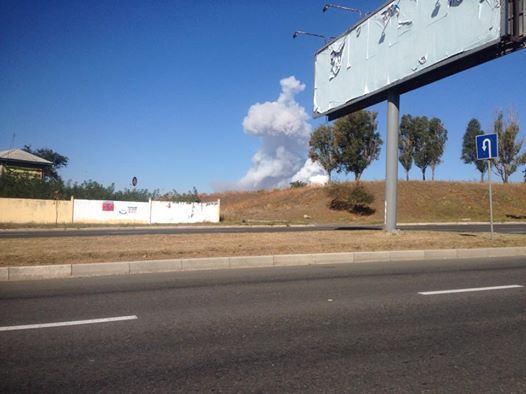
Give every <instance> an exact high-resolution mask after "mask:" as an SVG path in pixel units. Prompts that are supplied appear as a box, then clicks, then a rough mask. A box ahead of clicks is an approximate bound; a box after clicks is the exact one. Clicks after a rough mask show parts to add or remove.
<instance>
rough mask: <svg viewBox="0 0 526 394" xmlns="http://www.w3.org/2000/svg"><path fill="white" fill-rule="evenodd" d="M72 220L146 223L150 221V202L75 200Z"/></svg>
mask: <svg viewBox="0 0 526 394" xmlns="http://www.w3.org/2000/svg"><path fill="white" fill-rule="evenodd" d="M73 222H76V223H132V224H133V223H137V224H148V223H149V222H150V203H148V202H131V201H103V200H75V202H74V206H73Z"/></svg>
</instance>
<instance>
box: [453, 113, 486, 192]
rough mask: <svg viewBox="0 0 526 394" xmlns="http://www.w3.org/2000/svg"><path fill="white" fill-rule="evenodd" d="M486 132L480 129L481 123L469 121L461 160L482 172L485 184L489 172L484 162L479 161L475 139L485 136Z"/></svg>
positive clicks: (481, 179)
mask: <svg viewBox="0 0 526 394" xmlns="http://www.w3.org/2000/svg"><path fill="white" fill-rule="evenodd" d="M483 134H484V131H482V129H481V128H480V122H479V121H478V120H477V119H475V118H473V119H471V120H470V121H469V123H468V127H467V128H466V132H465V133H464V139H463V141H462V156H460V159H461V160H463V161H464V163H466V164H470V163H473V164H475V167H476V168H477V170H478V171H479V172H480V182H484V173H485V172H486V170H487V165H486V162H485V161H484V160H477V146H476V143H475V138H476V137H477V136H478V135H483Z"/></svg>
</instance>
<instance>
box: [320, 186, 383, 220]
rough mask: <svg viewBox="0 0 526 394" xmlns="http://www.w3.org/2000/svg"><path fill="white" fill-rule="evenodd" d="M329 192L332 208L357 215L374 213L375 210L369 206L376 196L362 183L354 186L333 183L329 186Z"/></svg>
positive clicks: (330, 206)
mask: <svg viewBox="0 0 526 394" xmlns="http://www.w3.org/2000/svg"><path fill="white" fill-rule="evenodd" d="M327 193H328V195H329V196H330V197H331V201H330V202H329V208H330V209H333V210H336V211H348V212H350V213H354V214H356V215H372V214H373V213H374V212H375V210H374V209H372V208H371V207H369V204H372V203H373V202H374V196H373V195H372V194H371V193H369V192H368V191H367V189H366V188H365V186H363V185H362V184H360V183H357V184H354V185H352V186H349V185H345V184H340V183H333V184H331V185H330V186H329V187H328V189H327Z"/></svg>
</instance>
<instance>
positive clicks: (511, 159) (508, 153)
mask: <svg viewBox="0 0 526 394" xmlns="http://www.w3.org/2000/svg"><path fill="white" fill-rule="evenodd" d="M493 131H494V132H495V134H497V138H498V141H499V157H498V158H497V159H495V160H494V163H495V171H496V172H497V174H499V176H500V177H501V178H502V182H504V183H508V180H509V177H510V175H511V174H513V173H514V172H515V171H517V168H518V167H519V166H521V165H523V164H526V153H523V154H521V153H520V151H521V148H522V144H523V140H519V141H516V139H517V135H518V134H519V124H518V122H517V121H516V120H515V119H514V118H513V116H511V115H510V116H509V117H508V121H507V122H505V121H504V114H503V113H502V111H499V112H497V117H496V119H495V123H494V124H493Z"/></svg>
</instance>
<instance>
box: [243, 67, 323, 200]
mask: <svg viewBox="0 0 526 394" xmlns="http://www.w3.org/2000/svg"><path fill="white" fill-rule="evenodd" d="M280 84H281V94H280V95H279V97H278V99H277V100H276V101H272V102H265V103H257V104H254V105H252V106H251V107H250V109H249V110H248V114H247V116H246V117H245V119H244V120H243V128H244V129H245V132H246V133H247V134H251V135H254V136H257V137H260V138H261V148H260V149H259V151H258V152H256V154H255V155H254V157H253V158H252V167H251V168H250V169H249V170H248V171H247V173H246V175H245V176H244V177H243V178H242V179H241V180H240V181H239V182H238V185H237V188H239V189H242V190H257V189H267V188H272V187H283V186H288V185H289V183H290V182H291V181H303V182H307V183H313V182H314V183H325V182H327V179H328V177H327V174H326V172H325V171H324V170H323V168H321V167H320V166H319V164H317V163H313V162H312V161H311V160H307V161H305V156H306V153H307V149H308V143H309V137H310V132H311V129H312V127H311V125H310V124H309V122H308V120H309V116H308V115H307V113H306V112H305V108H303V107H302V106H301V105H299V104H298V103H297V102H296V100H295V99H294V97H295V95H296V94H298V93H300V92H302V91H303V90H304V89H305V85H304V84H302V83H301V82H300V81H298V80H297V79H296V78H295V77H293V76H291V77H288V78H285V79H282V80H281V81H280ZM324 177H325V178H324Z"/></svg>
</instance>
